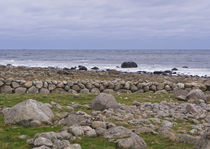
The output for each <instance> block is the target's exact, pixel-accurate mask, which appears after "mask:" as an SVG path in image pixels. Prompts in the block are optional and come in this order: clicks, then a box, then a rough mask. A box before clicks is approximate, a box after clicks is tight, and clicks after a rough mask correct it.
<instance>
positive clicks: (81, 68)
mask: <svg viewBox="0 0 210 149" xmlns="http://www.w3.org/2000/svg"><path fill="white" fill-rule="evenodd" d="M78 68H79V70H84V71H87V67H85V66H81V65H79V66H78Z"/></svg>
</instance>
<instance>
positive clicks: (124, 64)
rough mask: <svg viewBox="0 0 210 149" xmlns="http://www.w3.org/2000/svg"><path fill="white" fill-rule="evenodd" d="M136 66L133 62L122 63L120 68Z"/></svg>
mask: <svg viewBox="0 0 210 149" xmlns="http://www.w3.org/2000/svg"><path fill="white" fill-rule="evenodd" d="M136 67H138V65H137V64H136V63H135V62H123V63H122V64H121V68H136Z"/></svg>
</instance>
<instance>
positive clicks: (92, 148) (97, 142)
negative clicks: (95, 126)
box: [73, 137, 116, 149]
mask: <svg viewBox="0 0 210 149" xmlns="http://www.w3.org/2000/svg"><path fill="white" fill-rule="evenodd" d="M73 143H79V144H80V145H81V147H82V149H116V144H114V143H110V142H109V141H108V140H107V139H105V138H103V137H97V138H88V137H83V138H82V139H81V140H75V141H74V142H73Z"/></svg>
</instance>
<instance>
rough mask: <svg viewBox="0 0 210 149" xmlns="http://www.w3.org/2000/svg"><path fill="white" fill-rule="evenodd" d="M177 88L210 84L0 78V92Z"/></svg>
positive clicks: (202, 86) (98, 91) (143, 90)
mask: <svg viewBox="0 0 210 149" xmlns="http://www.w3.org/2000/svg"><path fill="white" fill-rule="evenodd" d="M175 88H182V89H186V90H191V89H193V88H200V89H201V90H203V91H210V85H209V84H197V83H171V82H164V83H157V82H149V83H148V82H147V83H146V82H130V81H127V82H125V81H119V80H118V81H117V80H114V81H83V80H82V81H72V82H70V81H55V80H48V81H25V80H11V79H8V80H4V79H0V93H18V94H23V93H31V94H36V93H42V94H49V93H100V92H106V93H111V92H121V93H133V92H137V93H143V92H165V93H166V92H171V91H173V90H174V89H175Z"/></svg>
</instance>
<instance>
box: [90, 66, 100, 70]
mask: <svg viewBox="0 0 210 149" xmlns="http://www.w3.org/2000/svg"><path fill="white" fill-rule="evenodd" d="M91 69H92V70H99V68H98V67H93V68H91Z"/></svg>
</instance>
